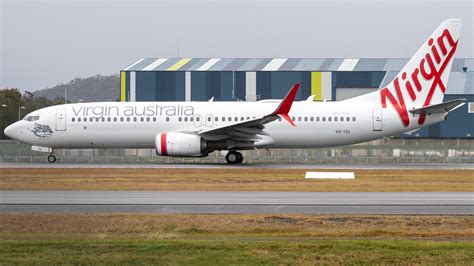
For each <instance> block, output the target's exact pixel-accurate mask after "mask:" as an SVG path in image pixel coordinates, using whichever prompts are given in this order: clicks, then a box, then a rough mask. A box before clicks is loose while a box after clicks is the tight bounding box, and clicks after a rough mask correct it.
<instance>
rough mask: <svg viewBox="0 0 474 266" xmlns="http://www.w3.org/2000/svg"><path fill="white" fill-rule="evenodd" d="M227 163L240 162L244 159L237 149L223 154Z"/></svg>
mask: <svg viewBox="0 0 474 266" xmlns="http://www.w3.org/2000/svg"><path fill="white" fill-rule="evenodd" d="M225 160H226V161H227V163H228V164H240V163H242V162H243V161H244V156H242V153H240V152H238V151H229V152H228V153H227V155H226V156H225Z"/></svg>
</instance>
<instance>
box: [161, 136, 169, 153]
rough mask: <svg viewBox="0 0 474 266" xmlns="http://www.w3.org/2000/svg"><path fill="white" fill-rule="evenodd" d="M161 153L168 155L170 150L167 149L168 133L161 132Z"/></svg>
mask: <svg viewBox="0 0 474 266" xmlns="http://www.w3.org/2000/svg"><path fill="white" fill-rule="evenodd" d="M160 143H161V155H163V156H166V155H168V150H167V149H166V133H161V139H160Z"/></svg>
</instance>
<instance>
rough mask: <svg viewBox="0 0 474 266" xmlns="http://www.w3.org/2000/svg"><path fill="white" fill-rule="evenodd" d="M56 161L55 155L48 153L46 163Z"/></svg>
mask: <svg viewBox="0 0 474 266" xmlns="http://www.w3.org/2000/svg"><path fill="white" fill-rule="evenodd" d="M55 162H56V156H54V154H52V153H51V154H50V155H48V163H55Z"/></svg>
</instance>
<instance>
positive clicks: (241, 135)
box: [198, 83, 300, 148]
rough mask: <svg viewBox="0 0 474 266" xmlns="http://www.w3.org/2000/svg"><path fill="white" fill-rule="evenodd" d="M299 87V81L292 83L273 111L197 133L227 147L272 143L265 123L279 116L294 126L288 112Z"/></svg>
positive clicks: (258, 145)
mask: <svg viewBox="0 0 474 266" xmlns="http://www.w3.org/2000/svg"><path fill="white" fill-rule="evenodd" d="M299 87H300V83H296V84H294V85H293V87H291V89H290V91H289V92H288V93H287V94H286V96H285V98H283V101H282V102H281V103H280V105H279V106H278V107H277V108H276V110H275V111H274V112H273V113H270V114H268V115H265V116H262V117H258V118H255V119H251V120H247V121H242V122H237V123H234V124H230V125H225V126H221V127H217V128H212V129H206V130H201V131H199V132H198V134H199V135H200V136H201V137H202V138H203V139H205V140H209V141H225V142H226V146H227V147H228V148H244V147H260V146H265V145H269V144H272V143H273V139H272V138H271V136H270V135H269V134H268V133H267V132H265V131H264V129H265V124H267V123H270V122H272V121H275V120H277V119H279V118H280V117H281V118H283V119H285V120H286V121H288V122H289V123H290V124H291V125H292V126H295V124H294V122H293V121H292V120H291V119H290V117H289V116H288V113H289V112H290V109H291V106H292V105H293V102H294V100H295V96H296V93H297V92H298V89H299Z"/></svg>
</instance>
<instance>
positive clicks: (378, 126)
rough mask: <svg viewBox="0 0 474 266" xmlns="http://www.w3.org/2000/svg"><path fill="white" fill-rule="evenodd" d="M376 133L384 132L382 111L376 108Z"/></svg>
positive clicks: (374, 120)
mask: <svg viewBox="0 0 474 266" xmlns="http://www.w3.org/2000/svg"><path fill="white" fill-rule="evenodd" d="M373 123H374V131H382V109H380V108H375V109H374V118H373Z"/></svg>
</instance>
